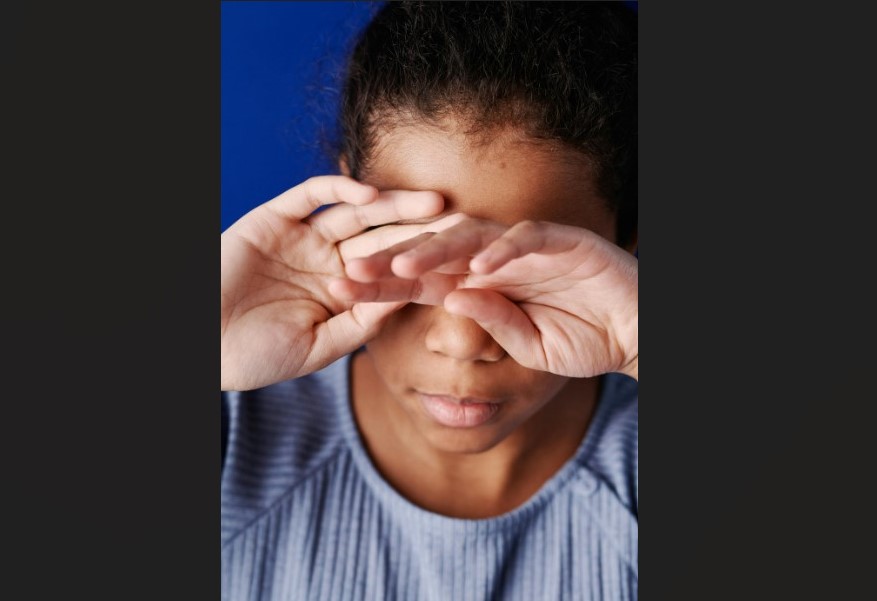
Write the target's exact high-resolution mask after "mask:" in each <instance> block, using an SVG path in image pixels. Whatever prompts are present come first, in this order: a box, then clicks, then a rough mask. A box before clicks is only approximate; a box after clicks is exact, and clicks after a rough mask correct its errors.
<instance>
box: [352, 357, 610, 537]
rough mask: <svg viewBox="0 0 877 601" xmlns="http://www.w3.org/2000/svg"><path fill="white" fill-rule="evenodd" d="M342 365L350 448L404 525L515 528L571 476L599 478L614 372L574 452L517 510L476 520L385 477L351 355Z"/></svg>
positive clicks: (468, 531) (462, 531)
mask: <svg viewBox="0 0 877 601" xmlns="http://www.w3.org/2000/svg"><path fill="white" fill-rule="evenodd" d="M339 363H340V365H339V366H338V367H339V369H340V371H341V372H342V374H341V375H342V377H341V378H339V379H340V380H341V382H342V390H341V391H340V392H341V394H339V395H336V399H337V401H338V403H339V405H340V406H339V411H338V414H339V416H340V418H341V426H342V430H343V432H344V438H345V440H346V442H347V445H348V447H349V449H350V450H351V453H352V456H353V460H354V462H355V464H356V466H357V468H358V469H359V472H360V474H361V475H362V476H363V478H364V479H365V480H366V482H367V483H368V485H369V486H370V488H371V489H372V491H373V492H374V493H375V494H376V495H377V496H378V498H379V499H380V500H381V502H383V503H384V504H385V506H386V507H387V508H388V509H390V511H391V512H392V513H393V515H395V516H396V517H397V518H399V519H400V520H402V521H403V523H409V521H410V523H416V524H419V525H420V526H421V527H424V528H426V529H429V530H441V531H443V532H448V531H451V532H452V533H454V534H455V535H479V534H485V533H491V532H496V531H499V530H508V529H513V528H514V527H515V526H516V525H517V524H520V523H524V522H527V521H529V519H530V518H531V517H532V516H533V515H534V514H535V513H536V512H538V511H539V510H540V509H541V508H542V507H544V506H545V505H546V504H547V503H548V502H549V501H550V500H551V499H552V498H554V497H555V496H556V495H557V493H558V492H559V491H560V490H561V489H562V488H564V487H565V486H566V485H567V484H568V483H569V482H570V480H573V479H576V478H579V479H584V480H586V481H587V482H588V486H589V487H591V488H593V485H594V484H596V476H595V475H594V474H592V473H591V471H590V470H589V469H588V468H587V465H586V464H587V460H588V458H589V457H590V456H591V454H592V453H593V450H594V448H595V446H596V444H597V442H598V440H599V438H600V435H601V434H602V432H603V430H604V428H605V425H606V422H607V418H608V416H609V414H610V413H611V411H610V407H609V405H610V403H611V398H612V394H613V392H612V391H613V389H614V388H615V387H616V385H617V382H616V378H613V377H611V374H607V375H606V376H604V379H603V382H602V383H601V386H600V388H599V393H598V397H597V406H596V408H595V409H594V415H593V417H592V418H591V422H590V424H588V429H587V431H586V432H585V435H584V437H583V438H582V441H581V443H580V444H579V446H578V448H577V449H576V451H575V453H573V456H572V457H570V458H569V459H568V460H567V461H566V463H564V464H563V465H562V466H561V467H560V469H558V471H557V472H556V473H555V474H554V475H553V476H552V477H551V478H549V479H548V480H547V481H546V482H545V483H544V484H543V485H542V487H541V488H539V490H538V491H536V492H535V493H534V494H533V495H532V496H531V497H530V498H529V499H528V500H527V501H525V502H524V503H523V504H521V505H519V506H518V507H516V508H515V509H512V510H511V511H508V512H506V513H503V514H501V515H498V516H493V517H489V518H475V519H472V518H456V517H451V516H446V515H442V514H439V513H435V512H432V511H429V510H427V509H424V508H422V507H420V506H419V505H416V504H414V503H412V502H411V501H409V500H408V499H406V498H405V497H404V496H402V495H401V494H400V493H399V492H398V491H397V490H396V489H395V488H393V487H392V486H391V485H390V483H389V482H387V481H386V480H385V479H384V477H383V476H382V475H381V474H380V472H379V471H378V470H377V467H375V465H374V463H373V461H372V459H371V457H370V456H369V454H368V451H367V450H366V448H365V444H364V442H363V439H362V435H361V433H360V431H359V427H358V425H357V424H356V418H355V416H354V414H353V408H352V401H353V399H352V387H351V378H352V354H351V355H346V356H345V357H344V358H342V360H341V361H339Z"/></svg>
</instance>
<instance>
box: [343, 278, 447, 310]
mask: <svg viewBox="0 0 877 601" xmlns="http://www.w3.org/2000/svg"><path fill="white" fill-rule="evenodd" d="M458 282H459V277H457V276H452V275H443V274H438V273H434V272H431V273H427V274H424V276H423V277H422V278H420V279H416V280H406V279H402V278H392V279H385V280H380V281H378V282H367V283H364V282H356V281H354V280H350V279H346V278H337V279H334V280H332V281H331V282H330V283H329V293H330V294H332V295H333V296H334V297H335V298H337V299H339V300H343V301H346V302H355V303H371V302H388V301H404V302H412V303H417V304H419V305H437V306H441V304H442V302H443V301H444V298H445V296H447V295H448V293H450V292H452V291H453V290H455V289H456V288H457V284H458Z"/></svg>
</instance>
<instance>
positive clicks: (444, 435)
mask: <svg viewBox="0 0 877 601" xmlns="http://www.w3.org/2000/svg"><path fill="white" fill-rule="evenodd" d="M507 435H508V434H506V433H501V432H498V431H497V429H496V428H468V429H465V430H451V429H449V428H441V427H439V429H438V430H437V429H436V427H435V426H432V427H431V428H430V431H429V432H426V433H425V438H426V439H427V441H428V442H429V444H430V445H431V446H432V447H433V448H434V449H436V450H438V451H442V452H445V453H456V454H462V455H475V454H478V453H484V452H486V451H489V450H490V449H492V448H493V447H495V446H496V445H498V444H499V443H501V442H502V441H503V440H505V438H506V436H507Z"/></svg>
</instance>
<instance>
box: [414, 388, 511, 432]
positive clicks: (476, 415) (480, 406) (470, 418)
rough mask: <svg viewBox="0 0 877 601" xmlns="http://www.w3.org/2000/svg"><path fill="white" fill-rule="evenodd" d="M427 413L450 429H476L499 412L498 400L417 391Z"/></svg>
mask: <svg viewBox="0 0 877 601" xmlns="http://www.w3.org/2000/svg"><path fill="white" fill-rule="evenodd" d="M416 392H417V396H418V397H419V398H420V403H421V405H423V408H424V409H425V410H426V413H427V414H428V415H429V416H430V417H431V418H432V419H433V420H435V421H436V422H438V423H439V424H441V425H443V426H447V427H448V428H475V427H477V426H481V425H483V424H485V423H487V422H488V421H490V419H491V418H493V416H494V415H496V413H497V411H499V406H500V404H501V402H500V401H498V400H492V399H491V400H486V399H480V398H473V397H455V396H450V395H445V394H430V393H425V392H420V391H419V390H418V391H416Z"/></svg>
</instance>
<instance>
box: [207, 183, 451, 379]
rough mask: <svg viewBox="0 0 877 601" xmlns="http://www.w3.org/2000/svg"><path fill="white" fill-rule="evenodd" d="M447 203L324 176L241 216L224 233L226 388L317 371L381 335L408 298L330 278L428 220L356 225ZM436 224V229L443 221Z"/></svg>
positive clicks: (426, 212)
mask: <svg viewBox="0 0 877 601" xmlns="http://www.w3.org/2000/svg"><path fill="white" fill-rule="evenodd" d="M335 203H337V206H333V207H329V208H327V209H326V210H324V211H320V212H318V213H314V211H315V209H317V208H318V207H320V206H322V205H325V204H335ZM443 205H444V201H443V199H442V197H441V195H439V194H437V193H435V192H410V191H386V192H381V193H378V190H377V189H376V188H374V187H372V186H367V185H364V184H361V183H359V182H357V181H355V180H353V179H350V178H348V177H344V176H321V177H314V178H311V179H309V180H307V181H305V182H304V183H302V184H299V185H298V186H296V187H294V188H292V189H290V190H287V191H286V192H284V193H283V194H281V195H280V196H278V197H276V198H274V199H273V200H270V201H268V202H266V203H265V204H262V205H260V206H258V207H256V208H255V209H253V210H252V211H250V212H249V213H247V214H246V215H244V216H243V217H242V218H241V219H239V220H238V221H237V222H235V223H234V224H233V225H232V226H231V227H230V228H228V229H227V230H226V231H225V232H224V233H223V234H222V236H221V248H222V250H221V253H222V254H221V261H222V265H221V310H220V315H221V317H220V337H221V370H222V374H221V388H222V390H250V389H253V388H258V387H260V386H266V385H268V384H273V383H275V382H279V381H281V380H286V379H290V378H295V377H298V376H302V375H305V374H308V373H311V372H313V371H316V370H318V369H320V368H322V367H324V366H326V365H328V364H329V363H331V362H333V361H335V360H336V359H338V358H340V357H341V356H343V355H345V354H347V353H349V352H352V351H354V350H355V349H357V348H358V347H360V346H361V345H362V344H364V343H365V342H366V341H367V340H368V339H369V338H371V337H372V336H374V334H376V333H377V331H378V329H379V328H380V326H381V324H382V322H383V321H384V320H385V319H386V318H387V317H388V316H389V315H390V314H391V313H392V312H393V311H395V310H396V309H398V308H399V307H401V306H402V305H404V304H405V303H404V302H382V303H353V302H345V301H341V300H338V299H336V298H335V297H334V296H332V295H331V294H329V292H328V284H329V282H330V281H332V280H333V279H335V278H338V277H343V276H344V275H345V272H344V266H345V259H350V258H354V257H356V256H365V255H369V254H371V253H374V252H377V251H379V250H381V249H383V248H387V247H389V246H391V245H393V244H395V243H397V242H399V241H401V240H403V239H404V238H406V237H409V236H415V235H417V234H419V233H420V232H422V231H426V228H427V226H426V225H409V226H399V227H397V228H380V229H377V230H375V231H374V232H368V233H367V234H364V235H360V236H357V234H360V233H361V232H363V231H365V230H366V229H368V228H370V227H372V226H376V225H383V224H387V223H393V222H396V221H399V220H404V219H420V218H425V217H432V216H434V215H437V214H438V213H440V212H441V210H442V208H443ZM429 229H430V230H431V231H436V228H435V223H433V224H431V225H430V226H429ZM388 236H394V237H392V238H390V237H388ZM354 237H356V238H354ZM351 238H352V240H351Z"/></svg>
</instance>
